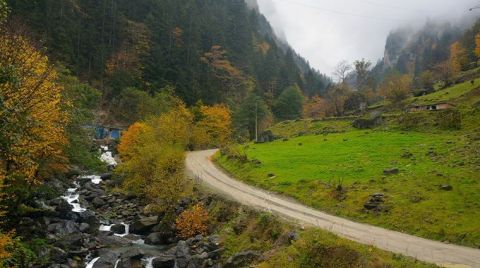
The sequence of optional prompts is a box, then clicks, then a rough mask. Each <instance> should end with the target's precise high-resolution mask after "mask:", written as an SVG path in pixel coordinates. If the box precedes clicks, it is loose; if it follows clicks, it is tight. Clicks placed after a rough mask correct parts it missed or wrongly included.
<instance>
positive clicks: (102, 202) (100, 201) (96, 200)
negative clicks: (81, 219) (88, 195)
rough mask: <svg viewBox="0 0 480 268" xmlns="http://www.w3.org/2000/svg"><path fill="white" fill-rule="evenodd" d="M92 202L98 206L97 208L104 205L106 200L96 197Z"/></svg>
mask: <svg viewBox="0 0 480 268" xmlns="http://www.w3.org/2000/svg"><path fill="white" fill-rule="evenodd" d="M92 204H93V205H94V206H95V207H96V208H99V207H103V206H104V205H105V201H103V199H101V198H100V197H95V198H94V199H93V200H92Z"/></svg>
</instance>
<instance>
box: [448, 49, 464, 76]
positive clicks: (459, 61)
mask: <svg viewBox="0 0 480 268" xmlns="http://www.w3.org/2000/svg"><path fill="white" fill-rule="evenodd" d="M449 61H450V65H451V68H452V71H453V73H454V74H458V73H459V72H460V71H462V70H464V69H465V68H466V67H467V65H468V55H467V51H466V50H465V48H463V46H462V45H461V44H460V42H458V41H457V42H455V43H453V44H452V45H451V46H450V59H449Z"/></svg>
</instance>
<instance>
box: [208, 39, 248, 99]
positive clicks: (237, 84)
mask: <svg viewBox="0 0 480 268" xmlns="http://www.w3.org/2000/svg"><path fill="white" fill-rule="evenodd" d="M226 54H227V52H226V51H225V50H224V49H223V48H222V47H221V46H218V45H214V46H212V48H211V49H210V51H209V52H206V53H205V54H204V55H203V57H201V58H200V60H201V61H202V62H203V63H205V64H207V65H208V66H209V67H210V68H211V70H212V71H213V74H214V76H215V77H216V78H217V79H218V80H219V81H220V82H221V83H222V86H223V87H224V89H225V91H226V92H227V93H226V94H227V96H226V97H233V98H234V99H235V100H239V99H241V98H243V97H244V95H245V94H246V93H248V91H250V90H251V89H253V87H254V83H253V81H252V79H251V78H250V77H247V76H246V75H245V74H244V73H243V72H242V71H241V70H240V69H238V68H237V67H235V66H234V65H233V64H232V63H231V62H230V61H229V60H228V58H227V56H226Z"/></svg>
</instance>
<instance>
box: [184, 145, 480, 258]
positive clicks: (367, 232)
mask: <svg viewBox="0 0 480 268" xmlns="http://www.w3.org/2000/svg"><path fill="white" fill-rule="evenodd" d="M215 152H216V150H207V151H199V152H191V153H188V154H187V159H186V166H187V171H188V172H189V173H190V175H192V176H193V177H194V178H196V179H198V180H201V181H203V182H204V183H205V184H207V185H208V186H209V187H210V188H213V189H214V190H215V191H217V192H220V193H222V194H224V195H226V196H228V197H230V198H231V199H233V200H236V201H238V202H239V203H242V204H245V205H249V206H253V207H256V208H260V209H264V210H268V211H271V212H273V213H276V214H279V215H282V216H287V217H289V218H292V219H294V220H296V221H298V222H299V223H302V224H309V225H314V226H317V227H320V228H321V229H324V230H327V231H330V232H332V233H335V234H337V235H339V236H341V237H344V238H347V239H350V240H353V241H356V242H359V243H362V244H367V245H373V246H375V247H378V248H380V249H383V250H387V251H391V252H394V253H399V254H403V255H406V256H410V257H413V258H416V259H418V260H422V261H425V262H430V263H435V264H438V265H440V266H444V267H480V250H478V249H473V248H468V247H462V246H457V245H452V244H445V243H442V242H438V241H432V240H427V239H424V238H420V237H416V236H412V235H408V234H404V233H400V232H396V231H391V230H386V229H383V228H379V227H375V226H371V225H366V224H361V223H356V222H353V221H349V220H346V219H344V218H340V217H335V216H332V215H329V214H326V213H323V212H320V211H317V210H314V209H312V208H309V207H307V206H304V205H301V204H299V203H297V202H295V201H292V200H288V199H286V198H282V197H279V196H278V195H275V194H272V193H268V192H266V191H262V190H259V189H257V188H255V187H252V186H249V185H247V184H245V183H242V182H239V181H237V180H235V179H232V178H231V177H230V176H228V175H227V174H225V173H224V172H223V171H221V170H219V169H218V168H217V167H216V166H215V165H214V164H213V163H212V161H211V160H210V158H211V156H212V155H213V154H215Z"/></svg>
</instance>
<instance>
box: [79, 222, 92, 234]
mask: <svg viewBox="0 0 480 268" xmlns="http://www.w3.org/2000/svg"><path fill="white" fill-rule="evenodd" d="M79 229H80V232H82V233H87V232H89V230H90V224H88V223H85V222H82V223H81V224H80V227H79Z"/></svg>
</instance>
